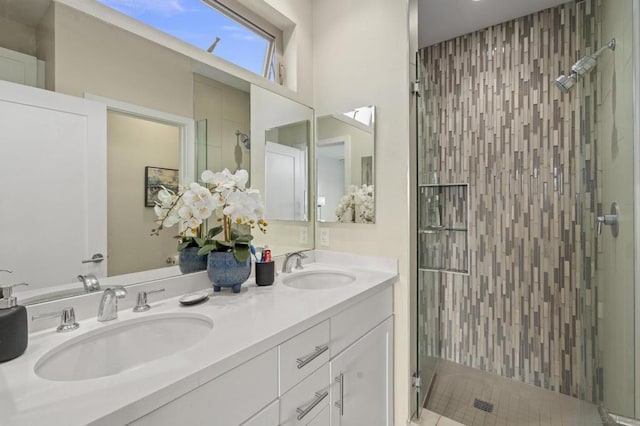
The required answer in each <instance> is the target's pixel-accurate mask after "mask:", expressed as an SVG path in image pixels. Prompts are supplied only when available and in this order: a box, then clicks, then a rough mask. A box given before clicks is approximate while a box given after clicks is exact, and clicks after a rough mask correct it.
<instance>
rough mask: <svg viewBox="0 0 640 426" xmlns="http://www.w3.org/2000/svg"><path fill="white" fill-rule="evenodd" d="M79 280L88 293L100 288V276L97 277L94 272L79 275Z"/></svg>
mask: <svg viewBox="0 0 640 426" xmlns="http://www.w3.org/2000/svg"><path fill="white" fill-rule="evenodd" d="M78 281H80V282H82V285H83V286H84V290H85V291H86V292H87V293H89V292H91V291H98V290H100V283H99V282H98V278H96V276H95V275H93V274H87V275H78Z"/></svg>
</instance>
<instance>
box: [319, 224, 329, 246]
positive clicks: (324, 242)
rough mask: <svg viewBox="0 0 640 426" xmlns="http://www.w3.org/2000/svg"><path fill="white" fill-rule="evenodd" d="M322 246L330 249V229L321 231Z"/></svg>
mask: <svg viewBox="0 0 640 426" xmlns="http://www.w3.org/2000/svg"><path fill="white" fill-rule="evenodd" d="M320 245H321V246H323V247H329V228H322V229H321V230H320Z"/></svg>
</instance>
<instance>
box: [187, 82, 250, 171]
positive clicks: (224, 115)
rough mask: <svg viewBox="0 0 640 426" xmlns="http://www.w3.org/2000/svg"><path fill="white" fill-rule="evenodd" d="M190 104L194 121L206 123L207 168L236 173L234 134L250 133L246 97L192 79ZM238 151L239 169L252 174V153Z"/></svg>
mask: <svg viewBox="0 0 640 426" xmlns="http://www.w3.org/2000/svg"><path fill="white" fill-rule="evenodd" d="M193 100H194V114H195V119H196V120H201V119H207V168H208V169H209V170H213V171H220V170H222V169H224V168H227V169H229V170H230V171H231V172H235V170H236V168H237V163H236V161H235V148H236V130H240V131H241V132H242V133H245V134H247V135H249V134H250V133H251V124H250V121H251V120H250V116H251V108H250V100H249V93H247V92H243V91H242V90H239V89H236V88H233V87H231V86H227V85H226V84H222V83H220V82H218V81H215V80H212V79H210V78H206V77H202V76H199V75H195V76H194V90H193ZM240 149H241V152H242V162H241V163H240V168H242V169H245V170H248V171H251V152H250V151H249V150H248V149H246V148H245V147H244V146H243V145H242V144H241V145H240Z"/></svg>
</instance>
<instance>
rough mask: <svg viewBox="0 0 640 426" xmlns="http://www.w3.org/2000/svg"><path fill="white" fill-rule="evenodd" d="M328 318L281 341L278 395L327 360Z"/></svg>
mask: <svg viewBox="0 0 640 426" xmlns="http://www.w3.org/2000/svg"><path fill="white" fill-rule="evenodd" d="M329 340H330V329H329V320H326V321H323V322H321V323H320V324H318V325H315V326H313V327H311V328H310V329H308V330H305V331H303V332H302V333H300V334H298V335H297V336H295V337H292V338H291V339H289V340H287V341H286V342H284V343H282V344H281V345H280V346H279V347H278V349H279V351H280V395H283V394H285V393H286V392H287V391H288V390H289V389H291V388H292V387H293V386H295V385H296V384H297V383H299V382H300V381H301V380H302V379H304V378H305V377H307V376H308V375H309V374H311V373H313V372H314V371H315V370H316V369H317V368H318V367H320V366H321V365H322V364H324V363H326V362H327V361H329V354H330V352H331V350H330V348H329Z"/></svg>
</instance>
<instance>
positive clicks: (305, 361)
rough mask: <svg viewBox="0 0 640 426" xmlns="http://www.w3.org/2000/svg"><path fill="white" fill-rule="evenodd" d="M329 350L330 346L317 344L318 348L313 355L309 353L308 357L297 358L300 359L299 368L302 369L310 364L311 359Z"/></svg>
mask: <svg viewBox="0 0 640 426" xmlns="http://www.w3.org/2000/svg"><path fill="white" fill-rule="evenodd" d="M328 350H329V346H327V345H321V346H316V350H315V351H314V352H313V353H312V354H311V355H309V356H308V357H306V358H298V359H297V360H296V361H298V369H301V368H302V367H304V366H305V365H307V364H309V363H310V362H311V361H313V360H314V359H316V358H318V357H319V356H320V355H322V354H323V353H325V352H326V351H328Z"/></svg>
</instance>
